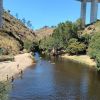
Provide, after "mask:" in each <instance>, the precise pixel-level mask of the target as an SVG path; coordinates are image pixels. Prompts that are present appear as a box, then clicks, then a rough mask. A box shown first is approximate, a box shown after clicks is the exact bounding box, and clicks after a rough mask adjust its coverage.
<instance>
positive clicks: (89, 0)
mask: <svg viewBox="0 0 100 100" xmlns="http://www.w3.org/2000/svg"><path fill="white" fill-rule="evenodd" d="M76 1H80V2H81V1H82V0H76ZM87 2H91V0H87ZM98 2H100V0H98Z"/></svg>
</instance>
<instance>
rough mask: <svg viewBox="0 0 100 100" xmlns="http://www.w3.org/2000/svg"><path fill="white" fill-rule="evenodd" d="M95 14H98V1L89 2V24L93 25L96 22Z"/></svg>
mask: <svg viewBox="0 0 100 100" xmlns="http://www.w3.org/2000/svg"><path fill="white" fill-rule="evenodd" d="M97 12H98V0H91V15H90V23H93V22H95V21H96V20H97Z"/></svg>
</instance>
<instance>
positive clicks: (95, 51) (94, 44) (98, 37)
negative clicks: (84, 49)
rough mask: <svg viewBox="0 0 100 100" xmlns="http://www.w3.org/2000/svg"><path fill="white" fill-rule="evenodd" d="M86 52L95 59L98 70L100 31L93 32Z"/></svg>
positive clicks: (99, 62)
mask: <svg viewBox="0 0 100 100" xmlns="http://www.w3.org/2000/svg"><path fill="white" fill-rule="evenodd" d="M88 54H89V55H90V57H91V58H93V59H95V61H96V62H97V68H98V70H100V33H95V34H94V36H92V38H91V41H90V44H89V48H88Z"/></svg>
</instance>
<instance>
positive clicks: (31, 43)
mask: <svg viewBox="0 0 100 100" xmlns="http://www.w3.org/2000/svg"><path fill="white" fill-rule="evenodd" d="M32 45H33V42H32V41H29V40H26V41H24V49H26V50H27V51H28V52H29V51H30V49H31V47H32Z"/></svg>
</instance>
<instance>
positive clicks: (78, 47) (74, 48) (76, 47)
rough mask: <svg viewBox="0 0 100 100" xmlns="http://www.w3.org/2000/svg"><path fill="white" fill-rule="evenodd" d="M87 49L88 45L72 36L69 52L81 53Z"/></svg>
mask: <svg viewBox="0 0 100 100" xmlns="http://www.w3.org/2000/svg"><path fill="white" fill-rule="evenodd" d="M85 50H86V45H85V44H83V43H80V42H78V39H75V38H72V39H70V40H69V42H68V47H67V52H68V53H69V54H76V55H78V54H81V53H84V52H85Z"/></svg>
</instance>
